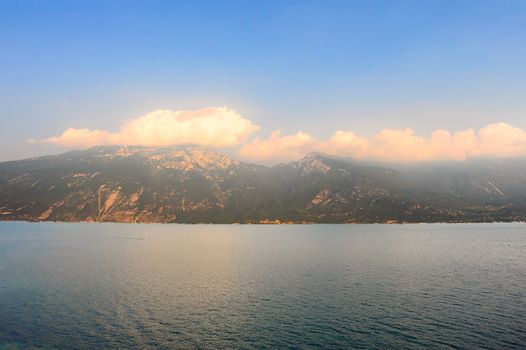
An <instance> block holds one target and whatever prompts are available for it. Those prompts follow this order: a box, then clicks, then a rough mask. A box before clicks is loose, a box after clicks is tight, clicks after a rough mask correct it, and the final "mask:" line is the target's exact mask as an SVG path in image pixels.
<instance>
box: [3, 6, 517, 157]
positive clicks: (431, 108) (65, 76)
mask: <svg viewBox="0 0 526 350" xmlns="http://www.w3.org/2000/svg"><path fill="white" fill-rule="evenodd" d="M525 82H526V2H525V1H522V0H494V1H485V0H472V1H462V0H455V1H445V0H440V1H417V0H415V1H394V0H393V1H350V0H347V1H331V0H326V1H299V0H297V1H287V0H282V1H142V2H134V1H23V0H22V1H19V0H16V1H15V0H12V1H5V0H0V122H1V125H2V128H1V129H0V147H1V149H0V160H8V159H17V158H22V157H27V156H33V155H37V154H45V153H54V152H58V151H61V150H63V149H64V148H63V147H60V146H57V145H51V144H42V143H28V142H27V140H28V139H34V140H42V139H45V138H48V137H51V136H56V135H60V134H62V132H63V131H64V130H66V129H67V128H89V129H101V130H109V131H115V130H117V129H118V128H119V124H120V123H121V122H122V121H123V120H126V119H130V118H135V117H138V116H141V115H144V114H146V113H148V112H151V111H153V110H156V109H160V108H163V109H170V110H187V109H190V110H193V109H200V108H207V107H213V106H228V107H229V108H231V109H233V110H235V111H236V112H237V113H239V114H240V115H242V116H243V117H244V118H247V119H249V120H250V121H252V122H253V123H254V124H257V125H259V126H260V127H261V128H260V130H259V131H258V134H254V137H255V136H258V137H261V138H264V137H266V136H268V135H269V134H270V132H271V131H273V130H277V129H280V130H282V133H283V134H294V133H296V132H298V131H303V132H305V133H307V134H309V135H311V136H312V137H315V138H320V139H327V138H329V137H331V135H333V134H334V132H335V131H336V130H352V131H353V132H355V133H358V134H360V135H363V136H365V137H372V136H373V135H374V134H376V133H377V132H379V131H380V130H382V129H385V128H396V129H403V128H407V127H410V128H412V129H413V130H414V131H415V133H418V134H422V135H427V134H429V133H430V132H432V131H433V130H435V129H446V130H449V131H452V132H454V131H457V130H463V129H467V128H474V129H475V130H478V129H480V128H482V127H484V126H486V125H488V124H491V123H496V122H502V123H507V124H509V125H513V126H514V127H517V128H521V129H526V98H525V96H526V83H525Z"/></svg>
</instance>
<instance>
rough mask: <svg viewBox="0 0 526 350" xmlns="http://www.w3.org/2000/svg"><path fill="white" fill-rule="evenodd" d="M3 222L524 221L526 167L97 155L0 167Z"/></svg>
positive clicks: (118, 150) (521, 163)
mask: <svg viewBox="0 0 526 350" xmlns="http://www.w3.org/2000/svg"><path fill="white" fill-rule="evenodd" d="M0 220H27V221H69V222H77V221H88V222H158V223H171V222H179V223H274V222H275V223H279V222H294V223H310V222H316V223H385V222H390V223H394V222H492V221H523V220H526V161H525V160H524V159H507V160H477V161H465V162H455V163H453V162H452V163H420V164H416V163H415V164H411V165H390V166H381V165H373V164H366V163H363V162H354V161H350V160H346V159H340V158H333V157H330V156H327V155H323V154H319V153H311V154H308V155H307V156H305V157H304V158H302V159H301V160H299V161H297V162H291V163H288V164H279V165H276V166H273V167H266V166H261V165H255V164H249V163H244V162H240V161H237V160H233V159H231V158H229V157H226V156H224V155H221V154H217V153H213V152H209V151H207V150H205V149H204V148H201V147H198V146H178V147H167V148H153V147H131V146H129V147H120V146H107V147H94V148H90V149H87V150H83V151H72V152H68V153H64V154H60V155H55V156H46V157H39V158H31V159H26V160H20V161H11V162H3V163H0Z"/></svg>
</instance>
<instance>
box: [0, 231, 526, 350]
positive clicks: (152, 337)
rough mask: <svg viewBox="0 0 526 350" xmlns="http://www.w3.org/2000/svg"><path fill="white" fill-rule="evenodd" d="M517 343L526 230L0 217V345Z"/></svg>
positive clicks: (524, 319) (525, 315)
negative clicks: (42, 220)
mask: <svg viewBox="0 0 526 350" xmlns="http://www.w3.org/2000/svg"><path fill="white" fill-rule="evenodd" d="M26 348H31V349H40V348H43V349H100V348H122V349H126V348H142V349H148V348H164V349H174V348H175V349H179V348H182V349H185V348H188V349H194V348H197V349H207V348H212V349H221V348H236V349H237V348H240V349H265V348H291V349H316V348H320V349H322V348H323V349H329V348H335V349H344V348H356V349H386V348H397V349H424V348H426V349H520V348H522V349H524V348H526V225H522V224H481V225H478V224H466V225H402V226H398V225H388V226H385V225H367V226H362V225H305V226H250V225H248V226H239V225H238V226H236V225H234V226H212V225H196V226H191V225H190V226H187V225H118V224H47V223H46V224H29V223H0V349H26Z"/></svg>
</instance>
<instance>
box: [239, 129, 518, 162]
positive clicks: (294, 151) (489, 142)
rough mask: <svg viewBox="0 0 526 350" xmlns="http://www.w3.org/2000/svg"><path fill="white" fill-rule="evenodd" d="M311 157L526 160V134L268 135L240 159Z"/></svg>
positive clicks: (511, 131)
mask: <svg viewBox="0 0 526 350" xmlns="http://www.w3.org/2000/svg"><path fill="white" fill-rule="evenodd" d="M311 151H319V152H324V153H327V154H333V155H338V156H346V157H352V158H355V159H365V160H367V159H368V160H377V161H388V162H414V161H432V160H465V159H468V158H480V157H494V158H497V157H498V158H508V157H516V156H526V132H525V131H524V130H522V129H519V128H515V127H513V126H510V125H508V124H505V123H496V124H490V125H488V126H486V127H484V128H482V129H480V130H479V131H478V133H476V132H475V131H474V130H472V129H466V130H461V131H458V132H455V133H451V132H449V131H447V130H440V129H439V130H435V131H434V132H432V133H431V135H429V136H428V137H423V136H418V135H415V134H414V131H413V130H412V129H409V128H407V129H384V130H381V131H380V132H379V133H378V134H376V135H375V136H373V137H371V138H366V137H361V136H358V135H356V134H354V133H353V132H351V131H342V130H338V131H336V132H335V133H334V135H333V136H332V137H331V138H330V139H328V140H319V139H316V138H314V137H312V136H310V135H308V134H305V133H297V134H294V135H283V136H282V135H281V134H280V133H279V132H273V133H272V134H271V135H270V137H268V138H266V139H259V138H258V139H255V140H253V141H252V142H250V143H248V144H246V145H245V146H244V147H243V148H242V149H241V151H240V154H241V155H242V156H243V157H245V158H249V159H253V160H260V161H267V160H274V159H279V160H293V159H297V158H299V157H300V156H301V155H303V154H305V153H307V152H311Z"/></svg>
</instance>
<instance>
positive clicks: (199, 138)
mask: <svg viewBox="0 0 526 350" xmlns="http://www.w3.org/2000/svg"><path fill="white" fill-rule="evenodd" d="M257 130H259V126H257V125H255V124H254V123H252V122H251V121H250V120H248V119H246V118H244V117H242V116H241V115H239V114H238V113H236V112H235V111H233V110H231V109H228V108H226V107H219V108H217V107H215V108H203V109H198V110H193V111H171V110H167V109H159V110H156V111H153V112H150V113H148V114H145V115H143V116H141V117H138V118H135V119H131V120H127V121H125V122H123V123H122V125H121V127H120V129H119V130H118V131H116V132H110V131H105V130H90V129H75V128H69V129H67V130H66V131H64V132H63V133H62V135H60V136H55V137H50V138H47V139H45V140H44V142H46V143H51V144H56V145H61V146H68V147H90V146H96V145H142V146H169V145H181V144H199V145H203V146H211V147H231V146H235V145H238V144H240V143H241V142H244V141H245V140H246V139H247V137H248V136H249V135H250V134H252V133H254V132H255V131H257Z"/></svg>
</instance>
